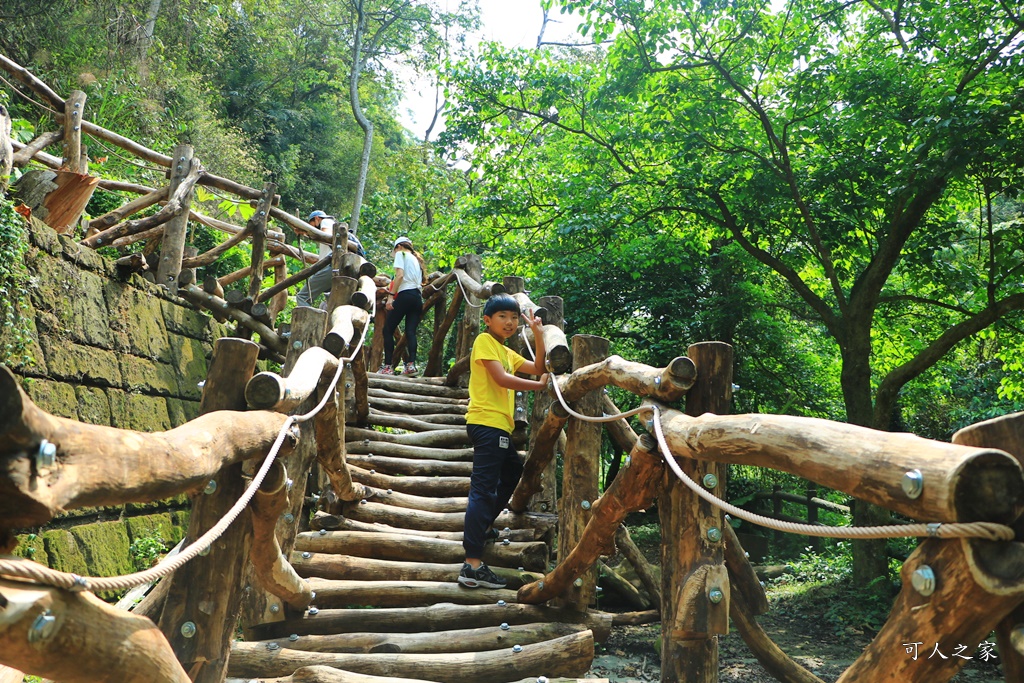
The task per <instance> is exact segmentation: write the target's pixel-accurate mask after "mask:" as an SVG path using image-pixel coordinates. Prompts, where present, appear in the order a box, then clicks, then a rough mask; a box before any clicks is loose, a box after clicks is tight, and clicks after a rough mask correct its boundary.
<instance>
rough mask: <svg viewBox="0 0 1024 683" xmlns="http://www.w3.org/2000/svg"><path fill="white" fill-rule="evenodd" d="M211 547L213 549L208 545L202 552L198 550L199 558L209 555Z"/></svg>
mask: <svg viewBox="0 0 1024 683" xmlns="http://www.w3.org/2000/svg"><path fill="white" fill-rule="evenodd" d="M212 547H213V546H210V545H208V546H206V547H205V548H203V549H202V550H200V551H199V556H200V557H206V556H207V555H209V554H210V549H211V548H212Z"/></svg>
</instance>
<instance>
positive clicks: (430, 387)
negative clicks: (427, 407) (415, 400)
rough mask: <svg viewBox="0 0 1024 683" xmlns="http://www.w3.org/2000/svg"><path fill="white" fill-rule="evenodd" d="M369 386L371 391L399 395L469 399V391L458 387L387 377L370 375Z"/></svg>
mask: <svg viewBox="0 0 1024 683" xmlns="http://www.w3.org/2000/svg"><path fill="white" fill-rule="evenodd" d="M367 377H368V379H369V386H370V388H371V389H387V390H388V391H397V392H399V393H406V394H421V395H424V396H434V397H438V396H440V397H444V398H462V399H468V398H469V389H460V388H457V387H446V386H438V385H436V384H425V383H422V382H413V381H409V380H408V379H399V380H395V379H390V378H388V377H387V375H377V374H373V373H371V374H369V375H368V376H367Z"/></svg>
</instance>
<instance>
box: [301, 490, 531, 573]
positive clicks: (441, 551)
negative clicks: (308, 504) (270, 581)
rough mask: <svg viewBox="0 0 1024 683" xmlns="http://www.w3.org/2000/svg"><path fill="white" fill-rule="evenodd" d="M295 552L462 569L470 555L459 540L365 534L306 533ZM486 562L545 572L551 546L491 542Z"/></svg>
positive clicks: (302, 534) (488, 546) (359, 532)
mask: <svg viewBox="0 0 1024 683" xmlns="http://www.w3.org/2000/svg"><path fill="white" fill-rule="evenodd" d="M360 507H362V506H360ZM295 550H297V551H299V552H308V553H311V554H312V553H331V554H334V555H350V556H354V557H369V558H374V559H378V560H402V561H409V560H418V561H422V562H439V563H443V564H452V563H459V564H460V566H461V562H462V560H463V559H465V556H466V552H465V550H464V549H463V547H462V543H461V542H459V541H448V540H445V539H441V538H425V537H422V536H408V535H403V534H383V533H371V532H365V531H317V532H308V531H307V532H302V533H300V534H298V535H296V537H295ZM484 561H485V562H487V564H488V565H491V564H493V565H494V566H497V567H525V568H526V569H527V570H529V571H536V572H543V571H545V570H546V569H547V563H548V546H547V544H546V543H542V542H540V541H533V542H529V543H509V544H508V545H505V544H504V543H488V544H487V545H486V546H485V547H484ZM453 580H454V577H453Z"/></svg>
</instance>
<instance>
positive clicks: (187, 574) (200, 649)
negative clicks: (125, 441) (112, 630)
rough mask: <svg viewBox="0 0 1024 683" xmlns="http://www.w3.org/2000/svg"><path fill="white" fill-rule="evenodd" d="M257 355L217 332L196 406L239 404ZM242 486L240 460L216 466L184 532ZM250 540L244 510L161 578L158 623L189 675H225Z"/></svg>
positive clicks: (212, 519) (214, 680)
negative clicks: (200, 551)
mask: <svg viewBox="0 0 1024 683" xmlns="http://www.w3.org/2000/svg"><path fill="white" fill-rule="evenodd" d="M258 355H259V346H258V345H257V344H255V343H253V342H250V341H246V340H243V339H236V338H232V337H223V338H221V339H218V340H217V342H216V343H215V344H214V349H213V360H212V361H211V363H210V370H209V374H208V376H207V379H206V384H205V385H204V386H203V396H202V400H201V402H200V408H199V409H200V412H201V413H209V412H213V411H215V410H245V385H246V382H248V381H249V378H250V377H252V375H253V370H254V369H255V367H256V357H257V356H258ZM244 490H245V482H244V480H243V478H242V465H241V464H237V465H232V466H230V467H226V468H224V469H223V470H221V472H220V473H219V474H218V475H217V476H216V477H214V478H213V480H212V481H211V483H210V485H209V486H207V487H206V489H205V490H204V491H202V492H200V493H199V494H198V495H196V496H195V498H194V499H193V506H192V514H191V516H190V517H189V526H188V533H187V535H186V539H187V540H188V541H189V542H191V541H194V540H195V539H197V538H199V536H201V535H202V534H203V533H205V532H206V531H207V530H208V529H209V528H210V527H212V526H213V525H214V524H216V523H217V522H218V521H220V518H221V517H223V515H224V513H226V512H227V511H228V510H229V509H230V508H231V506H232V505H234V503H235V501H237V500H238V498H239V497H240V496H241V495H242V492H243V491H244ZM251 542H252V526H251V520H250V518H249V516H248V515H242V516H241V517H239V518H238V519H237V520H235V522H234V524H232V525H231V526H230V527H229V528H228V529H227V531H225V532H224V535H223V536H221V537H220V538H219V539H218V540H217V541H216V543H214V545H213V547H212V549H211V552H210V553H209V554H208V555H206V556H205V557H203V556H200V557H197V558H195V559H194V560H192V561H191V562H190V563H189V564H187V565H185V566H184V567H182V568H181V569H179V570H178V571H176V572H175V573H174V574H173V576H171V577H168V578H166V579H164V581H170V582H171V587H170V590H169V592H168V595H167V598H166V600H165V602H164V609H163V613H162V614H161V616H160V630H161V631H163V633H164V635H165V636H166V637H167V640H168V641H170V643H171V646H172V647H173V648H174V653H175V656H177V658H178V661H179V662H181V663H182V665H183V666H184V667H185V669H186V670H188V671H193V670H194V669H195V668H197V667H198V674H197V675H196V676H194V677H193V680H195V681H203V682H204V683H220V681H223V680H224V675H225V672H226V671H227V661H228V654H229V652H230V643H231V641H232V640H233V638H234V632H235V621H236V619H237V618H238V610H239V604H240V602H241V588H242V586H241V579H240V577H241V576H242V569H243V568H244V567H245V566H246V564H247V558H248V556H249V545H250V543H251ZM189 624H191V626H189Z"/></svg>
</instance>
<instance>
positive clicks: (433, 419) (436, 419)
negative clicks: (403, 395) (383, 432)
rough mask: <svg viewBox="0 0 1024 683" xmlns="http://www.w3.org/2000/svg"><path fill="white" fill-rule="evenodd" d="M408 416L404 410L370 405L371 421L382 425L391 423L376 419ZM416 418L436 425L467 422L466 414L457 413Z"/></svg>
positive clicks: (418, 416) (434, 414) (385, 425)
mask: <svg viewBox="0 0 1024 683" xmlns="http://www.w3.org/2000/svg"><path fill="white" fill-rule="evenodd" d="M403 417H408V414H406V413H403V412H394V411H387V410H383V409H381V408H380V407H379V406H374V405H371V406H370V422H371V423H373V424H380V425H381V426H382V427H388V426H391V425H387V424H384V423H383V422H380V423H377V422H376V420H381V419H388V420H394V419H395V418H403ZM413 419H415V420H422V421H423V422H427V423H429V424H435V425H464V424H466V416H465V415H455V414H449V413H427V414H426V415H417V416H416V417H415V418H413Z"/></svg>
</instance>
